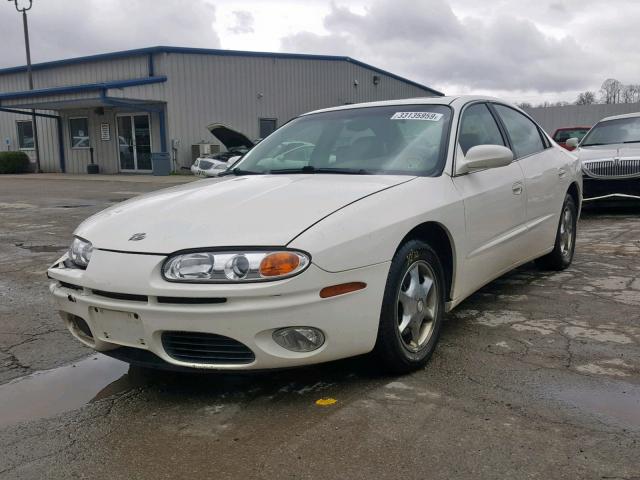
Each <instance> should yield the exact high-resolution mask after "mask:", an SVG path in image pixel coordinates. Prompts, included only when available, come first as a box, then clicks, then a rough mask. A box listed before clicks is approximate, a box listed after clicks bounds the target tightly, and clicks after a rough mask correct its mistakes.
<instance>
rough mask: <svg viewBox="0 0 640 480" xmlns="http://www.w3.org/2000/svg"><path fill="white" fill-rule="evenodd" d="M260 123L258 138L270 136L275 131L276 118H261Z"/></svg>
mask: <svg viewBox="0 0 640 480" xmlns="http://www.w3.org/2000/svg"><path fill="white" fill-rule="evenodd" d="M259 121H260V135H259V136H260V138H265V137H268V136H269V135H271V134H272V133H273V132H274V131H275V129H276V123H277V119H276V118H261V119H259Z"/></svg>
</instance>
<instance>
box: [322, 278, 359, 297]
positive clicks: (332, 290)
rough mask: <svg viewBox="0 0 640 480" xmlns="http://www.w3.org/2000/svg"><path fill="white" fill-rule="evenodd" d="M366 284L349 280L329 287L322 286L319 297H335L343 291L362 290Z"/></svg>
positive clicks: (342, 293)
mask: <svg viewBox="0 0 640 480" xmlns="http://www.w3.org/2000/svg"><path fill="white" fill-rule="evenodd" d="M366 286H367V284H366V283H364V282H349V283H341V284H340V285H331V286H330V287H324V288H323V289H322V290H320V298H329V297H335V296H337V295H344V294H345V293H351V292H355V291H357V290H362V289H363V288H365V287H366Z"/></svg>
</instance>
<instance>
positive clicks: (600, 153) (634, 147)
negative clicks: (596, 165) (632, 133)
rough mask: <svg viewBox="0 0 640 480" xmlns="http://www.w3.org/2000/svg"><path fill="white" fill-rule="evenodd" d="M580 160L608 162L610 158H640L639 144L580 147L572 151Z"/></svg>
mask: <svg viewBox="0 0 640 480" xmlns="http://www.w3.org/2000/svg"><path fill="white" fill-rule="evenodd" d="M573 153H574V154H576V155H578V157H579V158H580V160H582V161H585V160H610V159H612V158H616V157H618V158H622V159H624V158H633V159H637V158H640V144H638V143H634V144H632V143H617V144H612V145H594V146H593V147H580V148H579V149H577V150H574V151H573Z"/></svg>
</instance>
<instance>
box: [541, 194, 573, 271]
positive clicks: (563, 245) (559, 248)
mask: <svg viewBox="0 0 640 480" xmlns="http://www.w3.org/2000/svg"><path fill="white" fill-rule="evenodd" d="M577 226H578V207H577V206H576V202H575V201H574V200H573V197H572V196H571V195H567V196H566V198H565V199H564V204H563V205H562V213H561V214H560V222H559V224H558V231H557V232H556V241H555V244H554V246H553V250H552V251H551V252H550V253H548V254H547V255H545V256H543V257H540V258H538V259H536V264H537V265H538V266H539V267H540V268H542V269H545V270H564V269H565V268H567V267H568V266H569V265H571V262H572V261H573V254H574V252H575V249H576V232H577Z"/></svg>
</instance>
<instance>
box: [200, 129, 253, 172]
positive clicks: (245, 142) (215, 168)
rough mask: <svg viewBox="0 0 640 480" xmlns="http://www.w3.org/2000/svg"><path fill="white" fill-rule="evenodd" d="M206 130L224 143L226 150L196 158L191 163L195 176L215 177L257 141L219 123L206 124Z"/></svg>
mask: <svg viewBox="0 0 640 480" xmlns="http://www.w3.org/2000/svg"><path fill="white" fill-rule="evenodd" d="M207 130H209V131H210V132H211V134H212V135H213V136H214V137H216V138H217V139H218V140H219V141H220V143H222V145H224V147H225V149H226V150H225V151H224V152H220V153H212V154H209V155H205V156H203V157H198V158H196V160H195V162H193V165H191V173H193V174H194V175H195V176H197V177H217V176H218V175H220V174H221V173H222V172H224V171H225V170H226V169H227V168H228V167H229V166H230V165H233V163H234V162H235V161H237V160H239V159H240V158H242V156H243V155H244V154H245V153H247V152H248V151H249V150H251V149H252V148H253V146H254V145H255V144H256V143H257V142H254V141H251V140H249V137H247V136H246V135H244V134H243V133H241V132H239V131H237V130H234V129H233V128H231V127H228V126H226V125H223V124H221V123H212V124H210V125H208V126H207Z"/></svg>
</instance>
